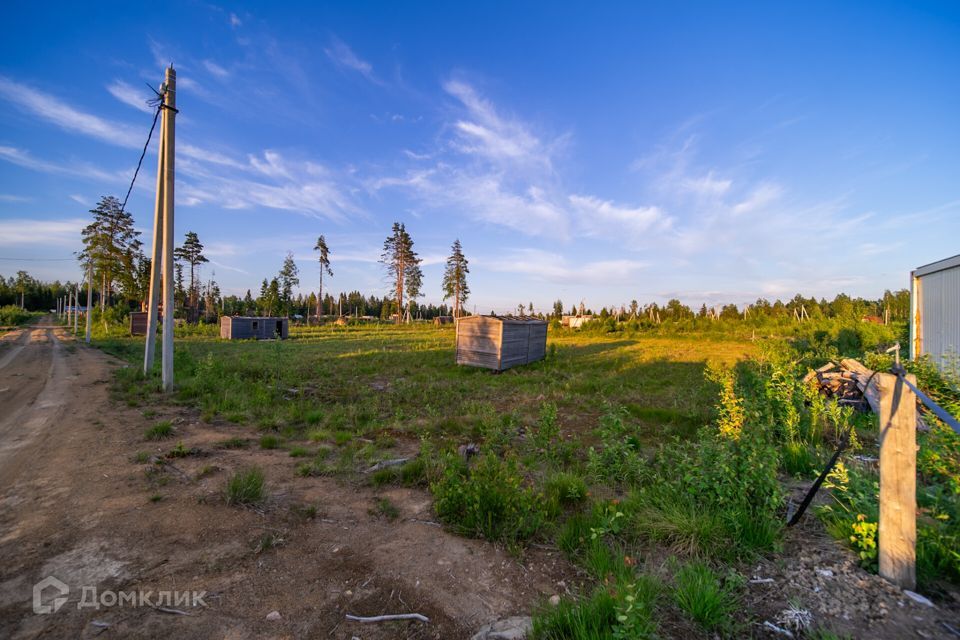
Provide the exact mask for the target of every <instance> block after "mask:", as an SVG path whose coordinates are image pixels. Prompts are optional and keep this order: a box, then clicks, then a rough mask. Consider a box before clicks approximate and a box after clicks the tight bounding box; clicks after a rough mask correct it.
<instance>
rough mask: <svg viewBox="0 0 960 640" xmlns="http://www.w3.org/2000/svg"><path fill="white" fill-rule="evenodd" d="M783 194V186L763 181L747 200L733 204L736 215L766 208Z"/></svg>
mask: <svg viewBox="0 0 960 640" xmlns="http://www.w3.org/2000/svg"><path fill="white" fill-rule="evenodd" d="M781 195H783V188H782V187H780V185H777V184H773V183H769V182H768V183H763V184H761V185H759V186H758V187H756V188H755V189H754V190H753V191H752V192H751V193H750V195H749V196H747V198H746V200H743V201H741V202H738V203H737V204H735V205H734V206H733V209H732V211H733V214H734V215H737V216H739V215H743V214H745V213H753V212H755V211H761V210H763V209H766V208H767V207H769V206H770V205H772V204H773V203H774V202H776V201H777V200H779V199H780V196H781Z"/></svg>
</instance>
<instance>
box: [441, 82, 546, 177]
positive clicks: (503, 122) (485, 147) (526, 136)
mask: <svg viewBox="0 0 960 640" xmlns="http://www.w3.org/2000/svg"><path fill="white" fill-rule="evenodd" d="M443 88H444V90H445V91H446V92H447V93H449V94H450V95H451V96H453V97H455V98H457V99H458V100H459V101H460V102H461V104H462V105H463V106H464V107H465V108H466V115H467V118H463V119H458V120H457V121H456V122H455V123H453V129H454V131H455V133H456V136H455V139H454V140H453V146H454V147H455V148H456V149H457V150H459V151H461V152H462V153H466V154H470V155H479V156H482V157H484V158H485V159H487V160H490V161H494V162H505V161H506V162H511V163H520V164H526V165H540V166H542V167H544V168H550V166H551V157H550V156H551V152H552V150H551V149H548V148H546V147H545V145H544V144H543V143H541V141H540V140H539V139H538V138H537V137H536V136H535V135H534V134H533V133H532V132H531V131H530V130H529V127H528V126H526V125H525V124H524V123H522V122H519V121H517V120H511V119H508V118H505V117H503V116H501V115H500V114H499V113H498V112H497V109H496V108H495V107H494V105H493V103H491V102H490V101H489V100H487V99H485V98H482V97H480V95H478V94H477V92H476V90H474V88H473V87H472V86H470V85H469V84H467V83H466V82H463V81H460V80H450V81H448V82H446V83H445V84H444V85H443Z"/></svg>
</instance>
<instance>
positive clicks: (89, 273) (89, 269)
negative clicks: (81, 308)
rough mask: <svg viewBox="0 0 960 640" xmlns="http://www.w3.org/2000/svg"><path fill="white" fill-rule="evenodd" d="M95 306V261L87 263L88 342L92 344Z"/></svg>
mask: <svg viewBox="0 0 960 640" xmlns="http://www.w3.org/2000/svg"><path fill="white" fill-rule="evenodd" d="M92 306H93V262H91V263H90V264H89V265H87V344H90V309H91V307H92Z"/></svg>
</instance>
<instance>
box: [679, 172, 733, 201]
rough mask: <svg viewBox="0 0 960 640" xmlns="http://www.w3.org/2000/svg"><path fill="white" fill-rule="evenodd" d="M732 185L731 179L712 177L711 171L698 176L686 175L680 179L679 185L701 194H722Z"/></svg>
mask: <svg viewBox="0 0 960 640" xmlns="http://www.w3.org/2000/svg"><path fill="white" fill-rule="evenodd" d="M732 185H733V181H732V180H723V179H718V178H716V177H714V174H713V171H710V172H708V173H707V174H706V175H704V176H701V177H699V178H693V177H686V178H683V179H682V180H680V187H681V188H682V189H685V190H687V191H690V192H693V193H696V194H699V195H703V196H722V195H723V194H725V193H726V192H727V191H729V190H730V187H731V186H732Z"/></svg>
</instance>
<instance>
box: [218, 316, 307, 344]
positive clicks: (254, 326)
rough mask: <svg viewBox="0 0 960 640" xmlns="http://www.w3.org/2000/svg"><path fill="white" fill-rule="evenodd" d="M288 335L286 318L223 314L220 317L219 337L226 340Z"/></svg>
mask: <svg viewBox="0 0 960 640" xmlns="http://www.w3.org/2000/svg"><path fill="white" fill-rule="evenodd" d="M288 335H290V330H289V327H288V326H287V319H286V318H263V317H251V316H223V317H222V318H220V337H221V338H225V339H227V340H251V339H253V340H270V339H273V338H276V337H278V336H279V337H280V338H281V339H285V338H286V337H287V336H288Z"/></svg>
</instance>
